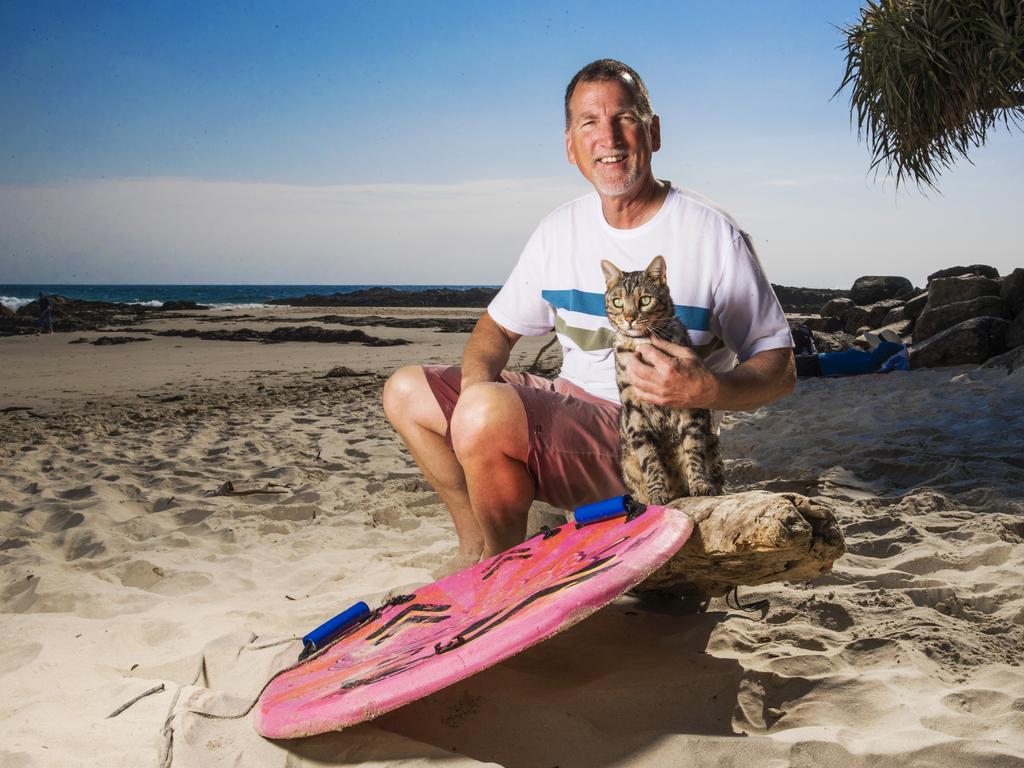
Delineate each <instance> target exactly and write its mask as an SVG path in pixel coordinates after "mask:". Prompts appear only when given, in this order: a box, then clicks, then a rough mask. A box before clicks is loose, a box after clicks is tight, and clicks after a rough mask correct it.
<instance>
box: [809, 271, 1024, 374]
mask: <svg viewBox="0 0 1024 768" xmlns="http://www.w3.org/2000/svg"><path fill="white" fill-rule="evenodd" d="M819 315H820V317H821V320H820V321H819V322H813V321H810V320H805V321H804V322H805V324H806V325H807V326H808V328H810V329H811V330H812V331H813V332H814V341H815V344H816V345H817V347H818V349H819V351H822V352H826V351H827V352H831V351H840V349H849V348H850V346H851V345H853V346H859V347H862V348H866V347H867V345H868V338H870V336H866V335H865V334H866V333H867V332H868V331H870V332H871V333H873V334H876V335H877V334H879V333H881V332H882V331H884V330H891V331H892V332H894V333H895V334H896V335H898V336H900V337H901V338H903V339H904V340H906V341H907V342H909V341H910V339H911V338H913V342H914V349H913V352H912V354H911V365H912V366H913V367H929V366H938V365H959V364H963V363H974V362H983V361H984V360H985V359H986V358H987V357H991V356H993V355H998V354H1000V353H1001V352H1004V351H1006V350H1007V349H1014V348H1015V347H1019V346H1024V269H1020V268H1018V269H1015V270H1013V271H1012V272H1011V273H1010V274H1008V275H1006V276H1005V277H1002V278H1000V277H999V272H998V271H997V270H996V269H995V268H994V267H989V266H986V265H984V264H973V265H970V266H957V267H950V268H949V269H941V270H939V271H938V272H934V273H932V274H931V275H930V276H929V278H928V289H927V290H926V291H921V290H920V289H918V290H917V291H916V292H915V290H914V289H913V287H912V285H911V283H910V281H909V280H906V279H905V278H900V277H891V276H888V277H887V276H867V277H861V278H858V279H857V281H856V282H855V283H854V284H853V287H852V288H851V289H850V291H849V296H845V297H834V298H831V299H829V301H827V302H826V303H825V304H823V305H822V306H821V308H820V309H819ZM837 322H838V323H839V324H841V327H842V330H841V331H834V330H833V329H834V328H835V327H836V323H837ZM933 339H934V343H932V340H933ZM837 346H838V347H840V349H836V347H837Z"/></svg>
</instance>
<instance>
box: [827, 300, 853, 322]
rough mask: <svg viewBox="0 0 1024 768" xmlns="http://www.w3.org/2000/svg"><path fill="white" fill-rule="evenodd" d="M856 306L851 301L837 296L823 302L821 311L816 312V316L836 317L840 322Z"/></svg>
mask: <svg viewBox="0 0 1024 768" xmlns="http://www.w3.org/2000/svg"><path fill="white" fill-rule="evenodd" d="M856 306H857V305H856V304H855V303H854V301H853V299H850V298H847V297H845V296H838V297H836V298H834V299H831V300H830V301H827V302H825V304H824V305H822V307H821V309H819V310H818V314H819V315H821V316H822V317H838V318H839V319H840V320H845V319H846V315H847V314H848V313H849V312H850V310H851V309H853V308H854V307H856Z"/></svg>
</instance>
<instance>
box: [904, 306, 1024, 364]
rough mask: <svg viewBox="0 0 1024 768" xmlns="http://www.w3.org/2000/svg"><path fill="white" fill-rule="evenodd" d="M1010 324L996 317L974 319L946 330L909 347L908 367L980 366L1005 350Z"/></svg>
mask: <svg viewBox="0 0 1024 768" xmlns="http://www.w3.org/2000/svg"><path fill="white" fill-rule="evenodd" d="M1009 328H1010V322H1009V321H1008V320H1003V319H1001V318H998V317H975V318H973V319H971V320H966V321H964V322H962V323H960V324H959V325H954V326H953V327H952V328H947V329H946V330H944V331H942V332H941V333H939V334H936V335H935V336H932V337H931V338H930V339H928V340H926V341H923V342H921V343H919V344H915V345H914V346H913V347H911V348H910V367H911V368H934V367H938V366H944V365H966V364H968V363H983V362H985V361H986V360H988V359H989V358H990V357H993V356H995V355H1000V354H1002V353H1003V352H1005V351H1006V332H1007V330H1009Z"/></svg>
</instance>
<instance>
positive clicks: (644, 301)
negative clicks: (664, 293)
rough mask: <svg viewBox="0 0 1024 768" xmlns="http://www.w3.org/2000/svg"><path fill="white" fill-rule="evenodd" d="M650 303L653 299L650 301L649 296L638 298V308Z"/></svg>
mask: <svg viewBox="0 0 1024 768" xmlns="http://www.w3.org/2000/svg"><path fill="white" fill-rule="evenodd" d="M652 301H654V299H652V298H651V297H650V296H641V297H640V306H641V307H646V306H647V305H648V304H650V303H651V302H652Z"/></svg>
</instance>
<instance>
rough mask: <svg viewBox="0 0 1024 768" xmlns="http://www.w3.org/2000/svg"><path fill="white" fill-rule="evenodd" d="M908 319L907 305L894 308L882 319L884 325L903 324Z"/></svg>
mask: <svg viewBox="0 0 1024 768" xmlns="http://www.w3.org/2000/svg"><path fill="white" fill-rule="evenodd" d="M906 319H907V318H906V309H905V305H903V304H900V305H899V306H898V307H893V308H892V309H890V310H889V311H888V312H887V313H886V315H885V317H884V318H883V319H882V325H892V324H893V323H901V322H903V321H904V320H906Z"/></svg>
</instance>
